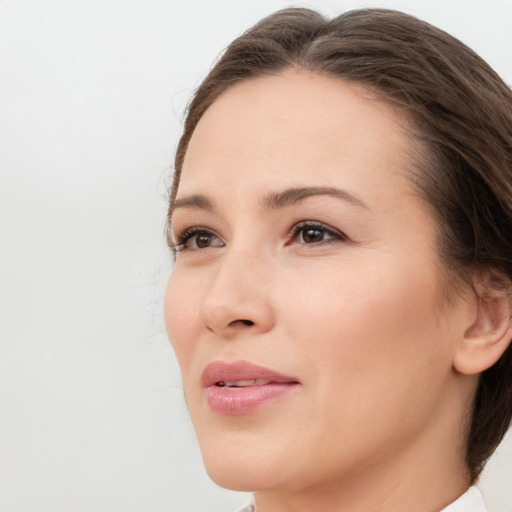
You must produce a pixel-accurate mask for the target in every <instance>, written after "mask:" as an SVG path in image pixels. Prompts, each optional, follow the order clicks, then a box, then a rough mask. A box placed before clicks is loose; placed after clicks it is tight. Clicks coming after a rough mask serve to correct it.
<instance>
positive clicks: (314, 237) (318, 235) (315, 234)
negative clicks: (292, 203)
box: [302, 228, 325, 244]
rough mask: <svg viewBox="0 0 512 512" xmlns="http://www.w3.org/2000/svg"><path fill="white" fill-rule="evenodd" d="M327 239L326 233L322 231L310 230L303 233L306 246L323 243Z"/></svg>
mask: <svg viewBox="0 0 512 512" xmlns="http://www.w3.org/2000/svg"><path fill="white" fill-rule="evenodd" d="M324 237H325V232H323V231H321V230H320V229H316V228H310V229H305V230H303V231H302V240H303V241H304V243H306V244H312V243H315V242H321V241H322V240H323V239H324Z"/></svg>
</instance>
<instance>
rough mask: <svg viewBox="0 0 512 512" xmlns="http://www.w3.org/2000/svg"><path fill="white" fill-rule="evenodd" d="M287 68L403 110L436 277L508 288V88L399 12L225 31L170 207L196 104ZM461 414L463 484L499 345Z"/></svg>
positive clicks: (505, 407)
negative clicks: (466, 412)
mask: <svg viewBox="0 0 512 512" xmlns="http://www.w3.org/2000/svg"><path fill="white" fill-rule="evenodd" d="M290 68H296V69H304V70H306V71H309V72H315V73H320V74H324V75H328V76H332V77H338V78H340V79H343V80H346V81H351V82H355V83H358V84H361V85H363V86H365V87H366V88H367V89H368V90H369V91H371V92H372V93H374V94H376V95H377V97H378V98H379V99H381V100H383V101H385V102H387V103H388V104H391V105H393V106H395V107H397V108H398V109H399V110H400V111H401V112H405V113H406V115H408V117H409V118H410V119H412V121H413V126H414V131H415V132H416V131H417V134H415V135H414V138H415V139H416V141H417V144H416V146H417V152H416V153H417V154H416V157H415V158H414V165H413V167H414V169H413V171H412V173H411V176H412V181H413V183H414V184H415V185H416V187H417V188H418V190H419V192H420V194H421V196H422V197H423V198H424V199H425V200H426V203H427V204H428V205H429V207H430V209H431V210H432V212H433V214H434V217H435V219H436V221H437V225H438V237H437V238H438V240H437V241H436V243H437V246H438V250H439V254H440V256H441V259H442V261H443V267H445V270H448V272H447V275H451V276H452V279H451V282H450V280H448V281H449V283H448V284H449V285H450V286H451V288H452V289H453V290H455V289H457V288H458V285H459V284H460V283H461V282H466V283H471V281H472V280H473V278H474V276H475V275H476V272H482V271H483V272H487V274H488V275H490V276H493V278H496V276H497V277H498V281H499V282H500V283H501V285H503V286H504V287H505V289H507V290H509V289H510V287H511V286H510V283H512V91H511V90H510V88H509V87H508V86H507V85H506V84H505V83H504V82H503V81H502V80H501V79H500V77H499V76H498V75H497V74H496V73H495V72H494V71H493V70H492V69H491V68H490V66H489V65H488V64H487V63H486V62H485V61H483V60H482V59H481V58H480V57H479V56H478V55H477V54H475V53H474V52H473V51H472V50H471V49H469V48H468V47H467V46H465V45H464V44H463V43H461V42H460V41H459V40H457V39H455V38H454V37H452V36H450V35H449V34H447V33H446V32H444V31H442V30H440V29H438V28H436V27H433V26H432V25H429V24H428V23H426V22H423V21H421V20H418V19H417V18H415V17H412V16H409V15H406V14H404V13H401V12H397V11H392V10H385V9H362V10H356V11H350V12H347V13H345V14H342V15H341V16H338V17H336V18H334V19H327V18H325V17H323V16H322V15H320V14H318V13H317V12H315V11H312V10H309V9H302V8H289V9H284V10H282V11H279V12H277V13H275V14H273V15H271V16H269V17H267V18H264V19H263V20H262V21H260V22H259V23H257V24H256V25H255V26H253V27H252V28H251V29H249V30H248V31H247V32H245V33H244V34H242V35H241V36H240V37H238V38H237V39H235V40H234V41H233V42H232V43H231V44H230V45H229V46H228V47H227V49H226V50H225V52H224V53H223V55H222V56H221V57H220V58H219V60H218V61H217V62H216V63H215V65H214V66H213V68H212V69H211V71H210V73H209V74H208V75H207V77H206V78H205V79H204V81H203V82H202V84H201V85H200V86H199V88H198V89H197V90H196V92H195V94H194V96H193V98H192V100H191V102H190V104H189V106H188V108H187V112H186V117H185V125H184V132H183V135H182V137H181V139H180V141H179V144H178V148H177V152H176V158H175V174H174V178H173V182H172V186H171V190H170V201H171V205H172V203H173V201H174V199H175V197H176V193H177V189H178V185H179V180H180V173H181V169H182V165H183V161H184V158H185V154H186V151H187V147H188V144H189V141H190V138H191V137H192V134H193V132H194V130H195V128H196V126H197V123H198V122H199V120H200V119H201V117H202V115H203V114H204V113H205V111H206V110H207V109H208V107H209V106H210V105H211V104H212V103H213V102H214V101H215V99H216V98H217V97H218V96H219V95H220V94H221V93H222V92H224V91H225V90H226V89H227V88H229V87H230V86H231V85H233V84H235V83H237V82H240V81H242V80H248V79H251V78H255V77H258V76H264V75H276V74H279V73H282V72H283V71H285V70H286V69H290ZM495 280H496V279H495ZM470 416H471V421H470V424H469V425H468V428H467V432H466V435H467V443H466V464H467V467H468V470H469V475H470V478H471V481H472V482H474V481H475V480H476V478H477V477H478V475H479V474H480V472H481V471H482V469H483V467H484V465H485V463H486V461H487V460H488V459H489V457H490V456H491V455H492V453H493V451H494V450H495V449H496V447H497V445H498V444H499V443H500V441H501V440H502V438H503V436H504V435H505V433H506V431H507V429H508V428H509V426H510V423H511V418H512V347H511V346H509V347H508V349H507V350H506V352H505V353H504V354H503V356H502V357H501V358H500V360H499V361H498V362H497V363H496V364H495V365H493V366H492V367H491V368H489V369H488V370H486V371H484V372H483V373H482V374H481V376H480V380H479V384H478V390H477V392H476V396H475V398H474V403H473V406H472V414H471V415H470Z"/></svg>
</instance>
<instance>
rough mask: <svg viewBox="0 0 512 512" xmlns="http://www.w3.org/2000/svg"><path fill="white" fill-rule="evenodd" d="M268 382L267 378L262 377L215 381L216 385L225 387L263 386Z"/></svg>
mask: <svg viewBox="0 0 512 512" xmlns="http://www.w3.org/2000/svg"><path fill="white" fill-rule="evenodd" d="M265 384H270V381H269V380H264V379H251V380H234V381H223V380H221V381H219V382H217V383H216V385H217V386H220V387H226V388H245V387H247V386H265Z"/></svg>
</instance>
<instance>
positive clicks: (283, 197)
mask: <svg viewBox="0 0 512 512" xmlns="http://www.w3.org/2000/svg"><path fill="white" fill-rule="evenodd" d="M312 196H331V197H335V198H336V199H341V200H343V201H346V202H348V203H350V204H353V205H355V206H359V207H361V208H365V209H367V210H369V209H370V208H369V207H368V205H366V203H364V202H363V201H362V200H361V199H360V198H358V197H357V196H356V195H354V194H352V193H350V192H348V191H347V190H344V189H341V188H336V187H293V188H287V189H286V190H283V191H281V192H270V193H268V194H266V195H265V196H264V197H263V199H262V201H261V204H262V205H263V207H264V208H267V209H271V210H275V209H280V208H286V207H287V206H292V205H294V204H296V203H298V202H300V201H302V200H303V199H306V198H308V197H312ZM180 208H198V209H201V210H207V211H212V210H213V209H214V206H213V203H212V202H211V201H210V200H209V199H208V198H207V197H206V196H204V195H202V194H193V195H190V196H185V197H181V198H179V199H176V200H175V201H174V203H173V204H171V206H170V208H169V216H168V218H169V220H170V219H171V218H172V215H173V213H174V212H175V211H176V210H177V209H180Z"/></svg>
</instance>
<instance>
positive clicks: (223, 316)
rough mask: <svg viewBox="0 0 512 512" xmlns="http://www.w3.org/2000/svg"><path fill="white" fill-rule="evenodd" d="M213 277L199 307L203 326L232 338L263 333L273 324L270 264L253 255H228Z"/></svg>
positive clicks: (219, 263)
mask: <svg viewBox="0 0 512 512" xmlns="http://www.w3.org/2000/svg"><path fill="white" fill-rule="evenodd" d="M212 274H213V276H212V280H211V282H210V286H209V287H208V289H207V291H206V294H205V296H204V298H203V302H202V304H201V308H200V317H201V321H202V323H203V325H204V326H205V327H206V329H208V330H209V331H211V332H213V333H214V334H216V335H218V336H220V337H223V338H226V339H229V338H233V337H236V336H237V335H239V334H242V333H246V334H263V333H265V332H268V331H269V330H271V329H272V327H273V325H274V321H275V318H274V309H273V308H272V305H271V297H270V295H271V293H270V286H269V285H270V281H269V276H268V267H267V268H265V263H264V262H263V261H262V260H261V259H260V258H258V257H256V256H255V255H254V254H251V253H249V252H247V251H238V252H235V251H233V252H231V253H229V254H225V255H224V256H223V257H222V258H220V260H219V261H218V262H217V263H216V265H215V269H212Z"/></svg>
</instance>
